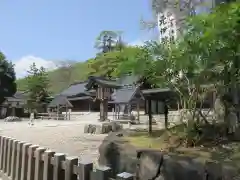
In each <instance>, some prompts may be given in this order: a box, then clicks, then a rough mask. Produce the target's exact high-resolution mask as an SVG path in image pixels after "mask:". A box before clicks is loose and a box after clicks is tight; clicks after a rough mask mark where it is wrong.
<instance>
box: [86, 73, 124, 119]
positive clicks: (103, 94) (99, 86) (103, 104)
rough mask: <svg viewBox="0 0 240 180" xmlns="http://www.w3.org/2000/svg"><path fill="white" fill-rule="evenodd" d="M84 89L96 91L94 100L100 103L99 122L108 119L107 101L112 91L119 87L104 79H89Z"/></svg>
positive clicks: (113, 82) (114, 82) (92, 77)
mask: <svg viewBox="0 0 240 180" xmlns="http://www.w3.org/2000/svg"><path fill="white" fill-rule="evenodd" d="M85 87H86V89H87V90H90V89H95V90H96V97H95V99H96V100H99V101H100V119H99V120H100V121H105V120H107V118H108V101H109V100H111V95H112V93H113V91H114V89H117V88H120V87H121V85H119V84H117V83H116V81H112V80H109V79H105V78H104V77H94V76H91V77H89V81H88V83H87V84H86V86H85Z"/></svg>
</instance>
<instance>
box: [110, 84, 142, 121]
mask: <svg viewBox="0 0 240 180" xmlns="http://www.w3.org/2000/svg"><path fill="white" fill-rule="evenodd" d="M143 100H144V96H143V94H142V92H141V90H140V87H139V86H136V85H131V86H130V85H128V86H123V87H122V88H120V89H117V90H116V91H115V92H114V93H113V94H112V101H111V102H109V103H113V104H115V112H114V116H115V117H116V119H127V120H131V111H132V109H133V108H134V106H135V107H136V109H137V113H138V114H137V120H138V121H139V119H140V114H139V111H140V107H139V106H140V102H141V101H143ZM121 112H122V113H123V116H122V117H121V116H120V113H121Z"/></svg>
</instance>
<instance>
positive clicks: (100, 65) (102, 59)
mask: <svg viewBox="0 0 240 180" xmlns="http://www.w3.org/2000/svg"><path fill="white" fill-rule="evenodd" d="M143 50H144V49H142V48H139V47H130V46H129V47H124V48H122V49H121V51H120V50H115V51H111V52H107V53H104V54H99V55H97V57H96V58H95V59H93V60H91V61H89V62H88V64H89V66H90V67H91V69H92V71H91V72H90V73H89V74H90V75H96V76H107V77H116V76H118V75H120V74H121V73H128V71H131V70H128V65H127V62H132V61H134V60H135V59H136V58H139V59H140V55H141V54H142V53H143V52H142V51H143Z"/></svg>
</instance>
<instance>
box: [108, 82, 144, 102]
mask: <svg viewBox="0 0 240 180" xmlns="http://www.w3.org/2000/svg"><path fill="white" fill-rule="evenodd" d="M136 95H137V96H141V91H140V89H139V87H136V86H125V87H123V88H121V89H118V90H116V91H115V92H114V93H113V94H112V99H113V102H112V103H129V102H130V101H131V100H132V99H133V98H134V97H136Z"/></svg>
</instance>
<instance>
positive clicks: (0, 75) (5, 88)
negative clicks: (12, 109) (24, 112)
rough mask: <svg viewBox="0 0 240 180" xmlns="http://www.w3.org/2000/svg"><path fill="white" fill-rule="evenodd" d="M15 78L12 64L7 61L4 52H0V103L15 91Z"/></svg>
mask: <svg viewBox="0 0 240 180" xmlns="http://www.w3.org/2000/svg"><path fill="white" fill-rule="evenodd" d="M15 80H16V75H15V71H14V66H13V64H12V63H10V62H8V61H7V59H6V57H5V56H4V54H3V53H1V52H0V104H2V103H3V102H4V101H5V98H6V97H11V96H12V95H14V94H15V93H16V90H17V86H16V83H15Z"/></svg>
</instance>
